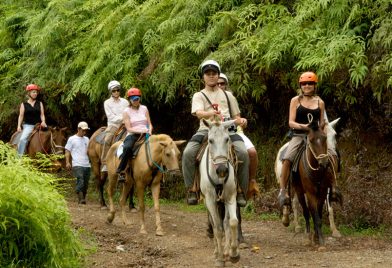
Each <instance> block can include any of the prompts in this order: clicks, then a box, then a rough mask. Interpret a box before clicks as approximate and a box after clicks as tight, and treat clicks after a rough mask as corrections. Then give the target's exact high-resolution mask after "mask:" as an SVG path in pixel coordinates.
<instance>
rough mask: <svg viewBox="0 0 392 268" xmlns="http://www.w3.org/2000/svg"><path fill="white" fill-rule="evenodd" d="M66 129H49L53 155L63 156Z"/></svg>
mask: <svg viewBox="0 0 392 268" xmlns="http://www.w3.org/2000/svg"><path fill="white" fill-rule="evenodd" d="M66 130H67V127H63V128H59V127H54V128H51V127H50V131H51V132H52V151H53V152H54V153H55V154H64V153H65V147H64V146H65V143H66V141H67V140H66V135H65V131H66Z"/></svg>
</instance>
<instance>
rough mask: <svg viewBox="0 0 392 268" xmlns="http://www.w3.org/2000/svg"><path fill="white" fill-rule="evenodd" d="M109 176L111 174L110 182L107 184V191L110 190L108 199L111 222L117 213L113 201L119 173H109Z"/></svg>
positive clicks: (109, 220) (108, 218)
mask: <svg viewBox="0 0 392 268" xmlns="http://www.w3.org/2000/svg"><path fill="white" fill-rule="evenodd" d="M108 176H109V184H108V186H107V192H108V199H109V214H108V217H107V220H108V222H109V223H111V222H113V220H114V217H115V214H116V209H115V207H114V202H113V195H114V192H115V189H116V184H117V174H110V173H109V174H108Z"/></svg>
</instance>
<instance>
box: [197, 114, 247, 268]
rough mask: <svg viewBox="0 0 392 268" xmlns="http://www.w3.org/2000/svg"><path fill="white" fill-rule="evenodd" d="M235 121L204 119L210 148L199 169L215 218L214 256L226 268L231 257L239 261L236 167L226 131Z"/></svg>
mask: <svg viewBox="0 0 392 268" xmlns="http://www.w3.org/2000/svg"><path fill="white" fill-rule="evenodd" d="M233 122H234V120H231V121H226V122H220V121H215V122H208V121H206V120H204V119H203V123H204V124H205V125H206V126H207V127H208V128H209V131H208V145H207V148H206V149H205V151H204V154H203V157H202V159H201V162H200V167H199V169H200V189H201V192H202V194H203V195H204V197H205V198H204V200H205V205H206V207H207V209H208V212H209V213H210V215H211V218H212V225H213V230H214V246H215V251H214V255H215V259H216V266H218V267H224V266H225V260H226V258H228V257H229V258H230V261H231V262H233V263H234V262H238V261H239V259H240V254H239V250H238V230H237V226H238V219H237V215H236V210H237V201H236V198H237V184H236V179H235V174H234V167H233V165H232V163H231V162H230V150H231V140H230V137H229V133H228V130H227V129H228V127H230V125H232V124H233ZM223 211H224V212H223ZM221 215H222V217H221ZM223 215H224V218H223ZM222 218H223V219H222ZM222 220H223V223H222ZM223 233H224V234H225V247H224V251H223V250H222V238H223Z"/></svg>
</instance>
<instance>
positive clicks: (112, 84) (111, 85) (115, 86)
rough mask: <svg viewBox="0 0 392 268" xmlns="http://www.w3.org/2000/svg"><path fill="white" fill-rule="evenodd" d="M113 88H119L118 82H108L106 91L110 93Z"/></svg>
mask: <svg viewBox="0 0 392 268" xmlns="http://www.w3.org/2000/svg"><path fill="white" fill-rule="evenodd" d="M113 88H121V84H120V82H118V81H116V80H113V81H110V82H109V84H108V90H109V91H112V90H113Z"/></svg>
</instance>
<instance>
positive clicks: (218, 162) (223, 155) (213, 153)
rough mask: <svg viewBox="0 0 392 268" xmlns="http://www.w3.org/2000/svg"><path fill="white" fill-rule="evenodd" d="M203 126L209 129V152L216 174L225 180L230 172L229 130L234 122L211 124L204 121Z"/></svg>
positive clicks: (216, 121)
mask: <svg viewBox="0 0 392 268" xmlns="http://www.w3.org/2000/svg"><path fill="white" fill-rule="evenodd" d="M203 124H204V125H205V126H207V127H208V129H209V131H208V151H209V156H210V157H211V160H212V163H213V165H214V167H215V171H216V174H217V175H218V177H219V178H225V177H227V175H228V172H229V165H228V161H229V152H230V146H231V141H230V137H229V132H228V128H229V127H230V126H232V125H233V124H234V120H230V121H225V122H221V121H218V120H214V121H213V122H209V121H207V120H204V119H203Z"/></svg>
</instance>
